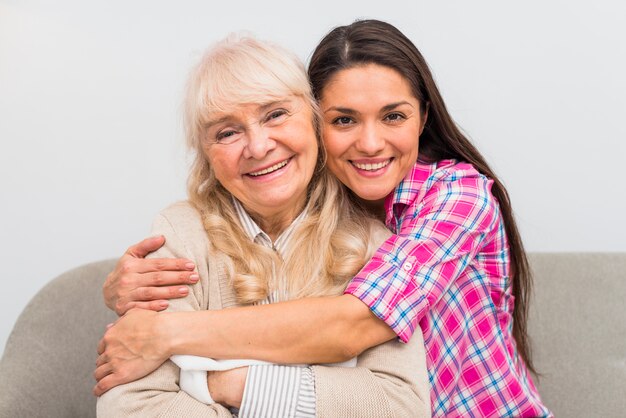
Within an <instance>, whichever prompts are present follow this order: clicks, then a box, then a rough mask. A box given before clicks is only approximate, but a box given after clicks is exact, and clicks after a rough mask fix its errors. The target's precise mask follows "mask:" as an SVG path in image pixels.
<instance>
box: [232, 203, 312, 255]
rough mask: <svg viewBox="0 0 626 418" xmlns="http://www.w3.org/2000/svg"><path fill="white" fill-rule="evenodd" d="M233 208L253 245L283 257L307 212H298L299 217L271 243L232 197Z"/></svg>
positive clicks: (268, 237) (267, 236)
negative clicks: (269, 249)
mask: <svg viewBox="0 0 626 418" xmlns="http://www.w3.org/2000/svg"><path fill="white" fill-rule="evenodd" d="M233 206H234V207H235V211H236V212H237V216H238V217H239V222H240V223H241V226H242V228H243V230H244V232H245V233H246V235H248V237H249V238H250V240H252V241H253V242H254V243H256V244H259V245H263V246H264V247H267V248H272V249H274V250H276V251H278V254H280V255H281V256H284V255H285V252H286V251H287V249H288V248H289V243H290V241H291V237H292V235H293V232H294V230H295V229H296V227H297V226H298V225H300V224H301V223H302V221H303V220H304V218H305V217H306V213H307V210H306V208H305V209H304V210H303V211H302V212H300V215H298V216H297V217H296V219H294V220H293V222H292V223H291V224H290V225H289V226H288V227H287V228H285V230H284V231H283V232H281V234H280V235H279V236H278V238H276V241H274V242H272V239H271V238H270V236H269V235H267V234H266V233H265V232H264V231H263V230H262V229H261V228H260V227H259V225H257V223H256V222H255V221H254V219H252V217H251V216H250V215H249V214H248V212H246V210H245V209H244V207H243V205H242V204H241V202H239V201H238V200H237V199H235V198H234V197H233Z"/></svg>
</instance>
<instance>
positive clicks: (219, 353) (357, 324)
mask: <svg viewBox="0 0 626 418" xmlns="http://www.w3.org/2000/svg"><path fill="white" fill-rule="evenodd" d="M159 316H160V317H161V318H160V320H161V321H162V322H163V327H164V329H165V330H167V332H166V334H167V336H168V338H167V340H168V341H167V344H168V350H169V354H170V355H172V354H190V355H197V356H204V357H212V358H222V359H228V358H254V359H258V360H265V361H270V362H276V363H330V362H338V361H344V360H347V359H350V358H352V357H355V356H356V355H358V354H359V353H361V352H362V351H363V350H365V349H367V348H369V347H373V346H375V345H378V344H380V343H382V342H385V341H387V340H390V339H392V338H393V337H394V336H395V334H394V333H393V331H391V329H390V328H389V327H388V326H387V325H386V324H385V323H383V322H382V321H380V320H379V319H378V318H376V317H375V316H374V315H373V314H372V313H371V312H370V310H369V308H368V307H367V306H366V305H364V304H363V303H362V302H361V301H359V300H358V299H356V298H354V297H353V296H350V295H343V296H337V297H324V298H308V299H300V300H295V301H289V302H283V303H276V304H269V305H261V306H249V307H242V308H232V309H224V310H219V311H201V312H173V313H164V314H161V315H159Z"/></svg>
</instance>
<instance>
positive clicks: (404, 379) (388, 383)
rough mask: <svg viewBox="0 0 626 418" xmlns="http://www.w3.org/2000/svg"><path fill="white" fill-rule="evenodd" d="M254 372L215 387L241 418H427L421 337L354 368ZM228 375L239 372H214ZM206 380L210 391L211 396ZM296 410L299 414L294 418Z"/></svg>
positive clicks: (372, 352)
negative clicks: (293, 380)
mask: <svg viewBox="0 0 626 418" xmlns="http://www.w3.org/2000/svg"><path fill="white" fill-rule="evenodd" d="M255 367H256V366H253V367H251V368H250V371H249V372H248V374H247V380H246V376H245V375H241V377H240V379H239V380H237V379H236V377H234V378H232V379H230V380H226V381H227V382H228V384H227V385H221V387H220V388H221V389H224V391H223V392H222V393H220V395H223V396H226V397H227V398H228V399H230V401H229V404H230V405H235V406H239V405H240V404H242V405H243V406H242V407H241V409H240V411H239V413H240V417H244V418H245V417H247V416H250V415H254V414H255V411H257V412H258V411H266V412H267V414H266V415H267V416H286V415H289V416H293V415H298V416H319V417H326V416H328V417H335V416H360V417H361V416H362V417H395V416H400V417H403V416H412V417H429V416H430V391H429V389H430V387H429V384H428V377H427V372H426V354H425V350H424V344H423V337H422V334H421V332H418V333H416V335H415V336H414V337H413V338H412V339H411V341H410V342H409V343H407V344H402V343H400V342H399V341H397V340H393V341H389V342H387V343H385V344H382V345H379V346H377V347H374V348H371V349H369V350H367V351H365V352H364V353H363V354H362V355H361V356H359V358H358V364H357V367H331V366H324V365H320V366H313V367H297V366H276V365H268V366H260V367H257V368H256V369H255ZM232 373H238V370H231V371H227V372H218V376H223V377H225V378H226V379H229V378H230V377H231V376H230V375H231V374H232ZM296 373H301V375H302V382H301V383H300V384H295V385H291V386H290V385H289V383H287V382H289V381H290V380H289V376H294V375H295V374H296ZM313 376H314V379H313ZM211 377H212V376H211V374H210V377H209V388H210V389H211V392H212V393H213V388H212V387H211ZM313 380H314V383H313ZM244 384H245V390H244V389H243V385H244ZM303 387H306V389H305V390H303V389H302V388H303ZM242 398H243V399H242ZM296 409H298V411H300V414H296V413H294V411H295V410H296ZM286 411H288V413H287V412H286Z"/></svg>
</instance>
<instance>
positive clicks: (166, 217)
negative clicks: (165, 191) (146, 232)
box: [152, 201, 208, 249]
mask: <svg viewBox="0 0 626 418" xmlns="http://www.w3.org/2000/svg"><path fill="white" fill-rule="evenodd" d="M152 231H153V233H155V234H162V235H165V237H166V240H168V241H169V242H170V243H174V242H178V243H179V244H182V245H184V246H185V247H187V248H188V249H191V248H190V247H202V248H203V249H205V248H206V247H207V244H208V237H207V233H206V231H205V229H204V226H203V224H202V218H201V216H200V213H199V212H198V210H197V209H196V208H194V207H193V206H192V205H191V203H189V202H188V201H181V202H176V203H174V204H172V205H170V206H168V207H166V208H165V209H163V210H162V211H160V212H159V214H158V215H157V216H156V217H155V219H154V221H153V223H152ZM174 238H175V241H173V239H174Z"/></svg>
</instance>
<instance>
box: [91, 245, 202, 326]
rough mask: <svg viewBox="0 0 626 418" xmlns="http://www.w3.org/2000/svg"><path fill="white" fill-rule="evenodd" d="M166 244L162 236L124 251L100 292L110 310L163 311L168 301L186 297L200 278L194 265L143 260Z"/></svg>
mask: <svg viewBox="0 0 626 418" xmlns="http://www.w3.org/2000/svg"><path fill="white" fill-rule="evenodd" d="M164 243H165V237H163V236H158V237H152V238H148V239H145V240H143V241H141V242H140V243H138V244H135V245H133V246H131V247H129V248H128V250H126V252H125V253H124V255H123V256H122V258H120V259H119V261H118V262H117V265H116V266H115V269H114V270H113V271H112V272H111V273H110V274H109V275H108V276H107V278H106V281H105V282H104V286H103V287H102V293H103V294H104V302H105V303H106V305H107V306H108V307H109V309H111V310H114V311H115V312H116V313H117V314H118V315H124V314H125V313H126V311H128V310H129V309H132V308H142V309H149V310H153V311H162V310H163V309H165V308H167V306H168V305H169V303H168V301H167V299H174V298H181V297H185V296H187V294H188V293H189V288H188V287H187V286H185V285H188V284H194V283H196V282H197V281H198V280H199V276H198V274H197V273H195V272H194V268H195V266H194V264H193V263H192V262H191V261H190V260H187V259H184V258H172V259H169V258H154V259H144V257H146V255H148V254H149V253H151V252H153V251H156V250H158V249H159V248H161V246H163V244H164Z"/></svg>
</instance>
